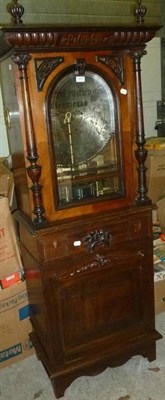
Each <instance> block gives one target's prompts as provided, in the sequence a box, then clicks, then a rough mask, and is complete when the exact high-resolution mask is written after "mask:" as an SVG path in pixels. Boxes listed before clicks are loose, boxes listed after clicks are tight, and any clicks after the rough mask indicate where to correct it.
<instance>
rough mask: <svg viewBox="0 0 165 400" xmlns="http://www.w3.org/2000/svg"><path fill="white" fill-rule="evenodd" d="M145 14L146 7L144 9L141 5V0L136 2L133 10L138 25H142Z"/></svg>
mask: <svg viewBox="0 0 165 400" xmlns="http://www.w3.org/2000/svg"><path fill="white" fill-rule="evenodd" d="M146 12H147V7H145V6H144V5H143V4H142V0H137V5H136V8H135V16H136V17H137V23H138V24H143V22H144V16H145V14H146Z"/></svg>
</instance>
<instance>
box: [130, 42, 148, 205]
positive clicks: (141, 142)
mask: <svg viewBox="0 0 165 400" xmlns="http://www.w3.org/2000/svg"><path fill="white" fill-rule="evenodd" d="M145 54H146V51H145V50H144V49H136V50H133V51H131V52H130V55H131V58H132V60H133V67H134V75H135V96H136V141H135V142H136V145H137V149H136V150H135V157H136V159H137V162H138V167H137V173H138V188H137V192H138V195H137V198H136V203H137V204H140V205H143V204H144V205H146V204H151V200H150V199H149V197H148V196H147V191H148V189H147V185H146V169H147V168H146V166H145V160H146V157H147V150H146V148H145V142H146V140H145V133H144V117H143V101H142V85H141V57H142V56H143V55H145Z"/></svg>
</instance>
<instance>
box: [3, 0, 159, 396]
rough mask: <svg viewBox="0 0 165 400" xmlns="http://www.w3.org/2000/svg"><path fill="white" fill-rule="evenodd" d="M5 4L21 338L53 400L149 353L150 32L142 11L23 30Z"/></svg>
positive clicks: (16, 9)
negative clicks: (24, 326)
mask: <svg viewBox="0 0 165 400" xmlns="http://www.w3.org/2000/svg"><path fill="white" fill-rule="evenodd" d="M14 3H15V5H14V6H13V7H12V8H11V10H10V11H11V13H12V15H13V19H14V24H13V25H10V26H4V27H3V28H1V36H0V40H1V57H2V58H3V61H2V63H1V74H2V92H3V98H4V103H5V116H6V121H7V124H8V135H9V144H10V150H11V154H12V164H13V173H14V179H15V189H16V196H17V206H18V210H19V211H18V212H17V220H18V226H19V234H20V243H21V252H22V258H23V264H24V269H25V275H26V281H27V287H28V295H29V303H30V318H31V323H32V328H33V329H32V333H31V339H32V342H33V344H34V346H35V349H36V352H37V354H38V356H39V358H40V360H41V361H42V363H43V365H44V366H45V369H46V371H47V373H48V375H49V377H50V378H51V381H52V384H53V387H54V391H55V394H56V396H57V397H59V396H62V395H63V393H64V390H65V389H66V387H68V386H69V384H70V383H71V382H72V381H73V379H75V378H76V377H78V376H80V375H88V374H93V373H97V372H99V371H102V370H103V369H104V368H106V367H107V366H116V365H119V364H121V363H123V362H125V361H126V360H128V359H129V358H130V357H132V356H134V355H143V356H144V357H147V358H148V359H149V360H153V359H154V358H155V342H156V340H157V339H158V338H159V337H160V335H159V334H158V333H157V332H156V330H155V318H154V287H153V254H152V209H153V205H152V204H151V201H150V199H149V198H148V196H147V188H146V178H145V172H146V168H145V159H146V156H147V151H146V149H145V137H144V127H143V107H142V90H141V73H140V64H141V57H142V56H143V55H144V54H145V50H144V49H145V45H146V43H147V42H148V41H150V40H151V39H152V38H153V37H154V35H155V33H156V30H157V29H158V28H157V27H145V26H144V25H143V24H142V23H141V20H142V14H143V13H142V14H141V12H140V11H139V13H138V12H137V15H138V22H139V23H138V24H137V25H135V26H134V27H133V26H132V27H131V26H125V27H85V26H84V27H79V26H76V27H60V26H55V27H53V26H47V27H46V26H37V25H36V26H26V25H24V24H21V15H22V13H23V9H22V7H21V6H20V5H18V4H16V3H17V2H14ZM138 3H139V2H138ZM138 7H139V6H138ZM138 7H137V9H138Z"/></svg>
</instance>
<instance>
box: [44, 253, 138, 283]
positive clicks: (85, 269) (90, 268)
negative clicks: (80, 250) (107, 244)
mask: <svg viewBox="0 0 165 400" xmlns="http://www.w3.org/2000/svg"><path fill="white" fill-rule="evenodd" d="M131 256H132V257H133V258H134V260H135V259H138V260H139V263H140V262H141V260H143V258H144V253H143V251H142V250H138V251H137V252H134V253H132V254H131V255H130V254H129V253H128V254H119V255H110V254H108V258H106V257H104V256H100V255H99V254H96V256H95V259H94V260H92V261H91V262H90V263H89V264H87V265H83V266H82V267H80V268H76V267H75V269H74V270H72V271H70V272H67V273H66V272H62V271H61V270H59V272H56V273H55V274H53V276H51V277H50V280H52V279H53V280H54V281H56V282H58V281H64V280H68V279H70V278H73V277H77V276H79V275H81V274H87V273H91V272H95V271H97V270H99V269H101V268H107V267H108V268H109V265H110V264H112V266H114V265H116V264H118V265H119V264H120V263H123V262H127V261H129V260H130V257H131Z"/></svg>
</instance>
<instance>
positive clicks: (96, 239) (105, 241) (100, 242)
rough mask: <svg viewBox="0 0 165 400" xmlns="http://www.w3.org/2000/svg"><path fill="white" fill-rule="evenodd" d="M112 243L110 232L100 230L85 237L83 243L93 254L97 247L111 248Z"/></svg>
mask: <svg viewBox="0 0 165 400" xmlns="http://www.w3.org/2000/svg"><path fill="white" fill-rule="evenodd" d="M111 241H112V234H111V233H110V232H109V231H104V230H103V229H98V230H95V231H92V232H90V233H87V235H86V236H84V237H83V239H82V242H83V244H84V245H85V246H86V247H87V249H88V251H89V252H90V253H92V252H93V251H94V249H95V247H99V246H102V247H106V246H109V245H110V243H111Z"/></svg>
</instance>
